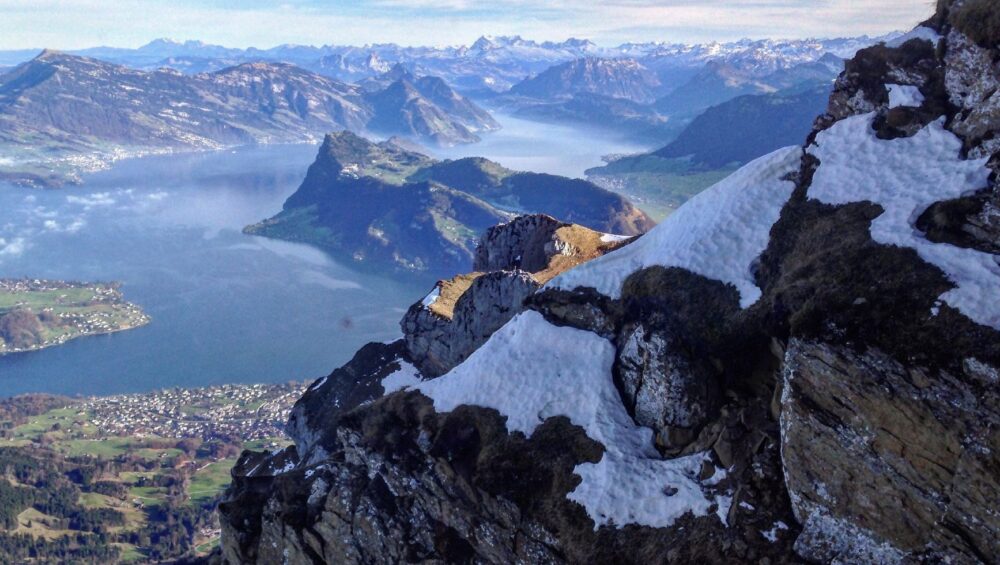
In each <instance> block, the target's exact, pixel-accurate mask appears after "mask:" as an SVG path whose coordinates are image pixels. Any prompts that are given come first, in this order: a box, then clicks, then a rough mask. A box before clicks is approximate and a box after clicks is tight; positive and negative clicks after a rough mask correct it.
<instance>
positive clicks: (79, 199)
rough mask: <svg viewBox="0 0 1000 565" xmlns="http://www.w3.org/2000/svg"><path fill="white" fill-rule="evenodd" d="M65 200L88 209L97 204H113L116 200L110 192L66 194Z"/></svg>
mask: <svg viewBox="0 0 1000 565" xmlns="http://www.w3.org/2000/svg"><path fill="white" fill-rule="evenodd" d="M126 192H127V191H126ZM66 202H69V203H70V204H79V205H80V206H83V208H84V209H85V210H89V209H91V208H96V207H98V206H114V204H115V203H116V202H117V200H116V199H115V198H114V196H112V194H111V193H110V192H94V193H92V194H89V195H87V196H73V195H70V196H67V197H66Z"/></svg>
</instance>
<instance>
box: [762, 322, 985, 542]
mask: <svg viewBox="0 0 1000 565" xmlns="http://www.w3.org/2000/svg"><path fill="white" fill-rule="evenodd" d="M978 368H979V365H978V364H977V362H975V361H973V360H970V361H969V363H967V367H966V369H965V370H964V371H963V373H962V374H956V375H953V374H950V373H948V372H945V371H940V372H937V373H936V374H935V373H934V372H930V371H928V370H927V369H925V368H921V367H913V366H910V367H907V366H906V365H903V364H902V363H900V362H898V361H896V360H895V359H892V358H891V357H889V356H888V355H885V354H884V353H882V352H880V351H878V350H871V351H868V352H866V353H858V352H855V351H852V350H851V349H849V348H846V347H843V346H835V345H829V344H823V343H814V342H808V341H800V340H792V341H791V343H790V344H789V348H788V351H787V353H786V356H785V364H784V370H783V373H784V381H783V390H782V396H781V427H782V453H783V457H784V460H785V480H786V482H787V485H788V489H789V492H790V493H791V494H792V506H793V508H794V509H795V513H796V517H797V518H798V519H799V521H800V522H802V524H803V528H804V530H803V534H804V536H806V540H803V542H802V543H800V549H801V551H802V553H803V554H804V555H805V556H807V557H810V558H813V559H815V560H817V561H831V560H833V559H834V558H836V557H837V556H838V555H844V554H848V555H849V554H851V553H853V554H855V555H856V556H857V557H859V558H864V559H865V560H869V561H880V562H891V561H900V560H902V557H903V555H906V554H913V555H920V556H921V559H927V560H930V561H936V560H938V559H947V557H951V558H952V559H956V558H957V559H958V560H959V561H962V562H969V561H975V560H977V559H978V560H982V561H990V560H991V559H992V558H993V557H995V556H997V555H1000V537H998V534H1000V521H998V520H997V517H996V508H995V505H994V502H995V495H996V493H997V492H1000V474H997V473H996V471H995V470H996V469H998V468H1000V451H998V447H1000V410H998V408H1000V403H998V402H997V400H998V397H997V388H996V384H997V380H996V375H993V374H983V373H980V372H978V371H977V369H978ZM886 493H892V496H886ZM841 531H842V532H843V533H844V537H839V536H838V535H837V533H838V532H841ZM868 532H870V533H868ZM871 534H874V536H872V535H871ZM882 540H892V544H891V545H890V544H887V543H885V542H884V541H882ZM848 546H854V547H848ZM858 550H862V551H863V552H859V551H858Z"/></svg>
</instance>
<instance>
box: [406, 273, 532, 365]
mask: <svg viewBox="0 0 1000 565" xmlns="http://www.w3.org/2000/svg"><path fill="white" fill-rule="evenodd" d="M538 287H539V284H538V282H537V281H536V280H535V279H534V278H532V276H531V275H530V274H528V273H526V272H523V271H496V272H493V273H488V274H484V275H481V276H478V277H476V278H475V280H474V281H473V282H472V283H471V285H470V286H469V287H468V289H467V290H465V292H464V293H462V295H461V296H460V297H459V298H458V300H457V301H456V302H455V305H454V313H453V314H452V316H451V317H450V318H448V317H445V316H443V315H441V314H438V313H435V311H434V310H432V309H431V308H429V307H427V306H425V305H424V304H423V303H421V302H418V303H416V304H414V305H413V306H411V307H410V309H409V310H408V311H407V313H406V315H405V316H403V319H402V321H401V322H400V326H401V327H402V329H403V336H404V339H405V341H406V349H407V353H408V354H409V356H410V358H411V359H413V360H414V363H415V364H416V366H417V367H418V368H419V369H420V372H421V374H423V375H424V376H427V377H437V376H440V375H443V374H445V373H447V372H448V371H449V370H451V368H452V367H455V366H456V365H458V364H459V363H461V362H462V361H464V360H465V359H466V358H467V357H468V356H469V355H470V354H471V353H472V352H473V351H475V350H476V349H477V348H479V346H480V345H482V344H483V343H486V340H487V339H489V337H490V336H491V335H493V332H495V331H496V330H498V329H500V327H501V326H503V325H504V324H506V323H507V322H508V321H510V319H511V318H513V317H514V315H515V314H517V313H518V312H521V311H522V310H523V309H524V308H523V304H524V301H525V299H527V298H528V297H529V296H531V295H532V294H534V293H535V291H536V290H538Z"/></svg>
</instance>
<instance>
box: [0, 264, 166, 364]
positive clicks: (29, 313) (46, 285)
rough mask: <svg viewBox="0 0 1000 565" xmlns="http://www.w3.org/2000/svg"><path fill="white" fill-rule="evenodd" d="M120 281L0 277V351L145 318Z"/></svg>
mask: <svg viewBox="0 0 1000 565" xmlns="http://www.w3.org/2000/svg"><path fill="white" fill-rule="evenodd" d="M120 286H121V285H120V284H119V283H115V282H111V283H81V282H65V281H50V280H41V279H0V355H6V354H8V353H17V352H21V351H34V350H37V349H43V348H46V347H51V346H53V345H61V344H63V343H66V342H67V341H69V340H71V339H74V338H78V337H83V336H87V335H100V334H107V333H114V332H120V331H124V330H130V329H132V328H137V327H139V326H143V325H145V324H148V323H149V320H150V318H149V316H148V315H147V314H146V313H145V312H143V311H142V308H140V307H139V306H137V305H135V304H132V303H130V302H126V301H125V299H124V297H123V296H122V293H121V290H120Z"/></svg>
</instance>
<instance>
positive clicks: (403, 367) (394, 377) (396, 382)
mask: <svg viewBox="0 0 1000 565" xmlns="http://www.w3.org/2000/svg"><path fill="white" fill-rule="evenodd" d="M420 383H421V378H420V371H418V370H417V368H416V367H414V366H413V365H412V364H410V363H407V362H406V361H402V360H401V361H399V369H397V370H396V371H394V372H393V373H392V374H390V375H388V376H386V377H385V378H384V379H382V389H383V390H384V391H385V392H384V393H383V394H391V393H393V392H396V391H397V390H403V389H406V388H413V387H415V386H417V385H419V384H420Z"/></svg>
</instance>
